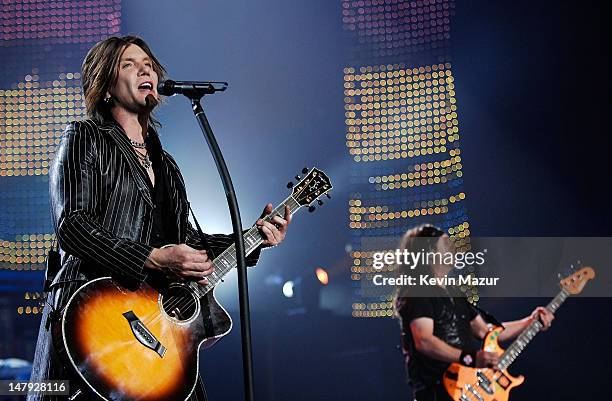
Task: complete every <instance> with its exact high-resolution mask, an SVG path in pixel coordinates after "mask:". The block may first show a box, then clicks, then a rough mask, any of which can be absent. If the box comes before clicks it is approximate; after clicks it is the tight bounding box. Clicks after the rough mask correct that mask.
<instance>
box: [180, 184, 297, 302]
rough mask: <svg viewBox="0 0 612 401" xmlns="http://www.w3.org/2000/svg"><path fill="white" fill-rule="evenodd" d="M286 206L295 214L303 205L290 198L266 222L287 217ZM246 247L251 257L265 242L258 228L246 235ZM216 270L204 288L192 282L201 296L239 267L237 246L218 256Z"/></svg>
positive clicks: (215, 262) (215, 260)
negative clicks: (275, 217)
mask: <svg viewBox="0 0 612 401" xmlns="http://www.w3.org/2000/svg"><path fill="white" fill-rule="evenodd" d="M285 205H287V206H289V211H290V212H291V214H293V213H294V212H295V211H297V210H298V209H299V208H300V207H302V205H300V204H299V203H298V202H297V201H296V200H295V199H294V198H293V196H291V195H290V196H289V197H288V198H287V199H285V200H284V201H283V202H281V203H280V204H279V205H278V206H277V207H276V208H275V209H274V210H272V212H271V213H270V214H269V215H267V216H266V217H265V218H264V220H265V221H270V220H272V219H273V218H274V216H280V217H283V218H284V216H285ZM243 238H244V246H245V254H246V255H247V256H248V255H250V254H251V253H252V252H253V251H254V250H255V249H257V247H258V246H259V245H261V243H262V242H264V240H265V238H264V237H262V235H261V233H260V232H259V230H258V229H257V226H253V227H251V228H250V229H249V230H248V231H247V232H246V233H245V234H244V235H243ZM212 263H213V265H214V267H215V268H214V270H213V272H212V273H211V274H210V275H209V276H207V277H206V278H207V279H208V284H206V285H204V286H202V285H198V284H197V283H194V282H190V283H189V285H190V286H191V288H192V289H193V290H194V292H195V293H196V294H197V295H198V296H199V297H203V296H204V295H206V294H207V293H208V292H209V291H211V290H212V289H213V288H214V287H215V286H216V285H217V284H218V283H219V282H221V281H223V277H224V276H225V275H226V274H227V273H229V272H230V271H231V270H232V269H233V268H234V267H236V266H237V265H238V262H237V261H236V244H232V245H230V246H229V247H228V248H227V249H225V250H224V251H223V252H221V254H219V256H217V257H216V258H215V259H214V260H213V262H212Z"/></svg>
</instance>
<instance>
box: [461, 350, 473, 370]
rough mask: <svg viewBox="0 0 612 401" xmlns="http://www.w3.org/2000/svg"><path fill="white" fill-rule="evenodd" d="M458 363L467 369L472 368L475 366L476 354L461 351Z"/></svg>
mask: <svg viewBox="0 0 612 401" xmlns="http://www.w3.org/2000/svg"><path fill="white" fill-rule="evenodd" d="M459 362H460V363H461V364H462V365H463V366H467V367H470V368H473V367H474V366H475V365H476V353H475V352H468V351H461V356H460V357H459Z"/></svg>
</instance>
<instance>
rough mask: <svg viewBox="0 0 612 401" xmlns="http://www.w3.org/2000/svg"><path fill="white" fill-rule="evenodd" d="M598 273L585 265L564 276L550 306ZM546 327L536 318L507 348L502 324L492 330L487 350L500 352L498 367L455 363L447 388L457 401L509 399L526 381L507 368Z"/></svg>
mask: <svg viewBox="0 0 612 401" xmlns="http://www.w3.org/2000/svg"><path fill="white" fill-rule="evenodd" d="M594 277H595V272H594V271H593V269H592V268H590V267H583V268H582V269H580V270H579V271H577V272H576V273H574V274H572V275H570V276H568V277H566V278H565V279H563V280H561V283H560V285H561V292H559V294H557V296H556V297H555V298H554V299H553V300H552V301H551V302H550V303H549V304H548V305H547V306H546V309H548V310H549V311H550V312H552V313H554V312H555V311H556V310H557V309H559V307H560V306H561V304H562V303H563V302H564V301H565V300H566V299H567V297H569V296H570V295H576V294H579V293H580V292H582V289H583V288H584V286H585V285H586V283H587V281H588V280H590V279H592V278H594ZM541 328H542V323H540V322H539V321H537V320H536V321H534V322H533V323H531V324H530V325H529V326H527V328H526V329H525V330H523V332H522V333H521V334H520V335H519V336H518V337H517V339H516V340H515V341H514V342H513V343H512V344H511V345H510V347H508V349H507V350H506V351H505V352H504V350H503V349H502V348H501V347H500V346H499V343H498V342H497V340H498V337H499V334H500V333H501V332H502V331H503V328H502V327H495V328H494V329H492V330H490V331H489V332H488V333H487V335H486V337H485V339H484V346H483V350H484V351H487V352H495V353H497V354H498V355H500V359H499V363H498V365H497V368H496V369H485V368H469V367H466V366H463V365H460V364H458V363H453V364H451V365H450V366H449V367H448V369H447V370H446V372H445V373H444V377H443V382H444V387H445V388H446V391H448V393H449V394H450V396H451V398H452V399H453V400H454V401H507V400H508V396H509V394H510V390H512V389H513V388H514V387H516V386H519V385H520V384H522V383H523V381H524V380H525V378H524V377H523V376H518V377H514V376H511V375H510V374H509V373H508V371H507V369H508V367H509V366H510V364H511V363H512V362H514V360H515V359H516V358H517V357H518V355H519V354H520V353H521V351H523V349H524V348H525V347H526V346H527V344H528V343H529V342H530V341H531V340H532V339H533V337H535V335H536V334H538V332H539V331H540V329H541Z"/></svg>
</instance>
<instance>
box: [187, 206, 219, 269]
mask: <svg viewBox="0 0 612 401" xmlns="http://www.w3.org/2000/svg"><path fill="white" fill-rule="evenodd" d="M187 205H188V206H189V211H190V212H191V217H193V222H194V223H195V226H196V230H197V231H198V235H199V236H200V240H202V246H204V248H205V249H206V251H207V252H210V256H211V257H210V259H211V260H212V259H214V258H215V254H214V252H213V250H212V248H211V247H210V245H209V244H208V239H206V234H204V231H202V228H201V227H200V223H198V219H196V216H195V213H194V212H193V209H192V208H191V202H187Z"/></svg>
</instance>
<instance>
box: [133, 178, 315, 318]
mask: <svg viewBox="0 0 612 401" xmlns="http://www.w3.org/2000/svg"><path fill="white" fill-rule="evenodd" d="M311 181H312V179H310V180H308V182H306V180H304V181H303V182H302V183H305V184H304V185H303V187H302V188H301V189H299V190H298V191H296V195H297V196H296V198H299V195H301V194H302V192H304V191H305V190H306V188H307V187H308V185H309V184H310V182H311ZM320 195H322V194H320ZM296 198H294V196H293V194H292V195H290V196H289V197H288V198H287V199H286V200H284V201H283V202H281V204H279V205H278V206H277V207H276V208H275V209H274V210H273V211H272V212H271V213H270V214H269V215H268V216H266V217H265V218H264V220H267V221H270V220H271V219H272V218H273V217H274V216H276V215H280V213H279V212H280V211H281V209H284V207H285V205H287V206H289V210H290V213H293V212H295V211H297V210H298V209H299V208H300V204H299V201H297V200H296ZM292 200H293V201H294V202H295V206H297V207H296V209H295V210H294V211H291V209H292V205H290V204H289V202H290V201H292ZM247 235H248V233H247ZM257 246H259V244H258V245H257ZM223 253H225V251H224V252H223ZM223 253H222V254H221V255H223ZM221 255H220V256H221ZM228 256H229V255H228ZM215 260H216V259H215ZM232 268H233V267H230V268H229V269H228V271H229V270H231V269H232ZM226 273H227V272H224V273H223V275H225V274H226ZM211 274H214V271H213V273H211ZM216 279H217V282H218V280H219V279H220V277H216ZM215 285H216V284H213V285H212V287H214V286H215ZM190 287H191V286H190ZM192 288H193V287H192ZM196 293H197V295H201V296H204V295H206V293H208V291H207V292H206V293H204V294H200V293H199V289H197V288H196ZM175 298H176V299H175V300H173V301H169V302H168V304H167V306H166V308H169V309H174V308H177V307H179V305H180V307H179V308H185V307H189V308H190V307H192V306H195V303H196V302H198V301H199V298H198V299H196V300H194V299H193V298H191V297H190V298H187V299H185V298H183V297H175ZM179 310H180V309H179ZM162 318H163V314H162V313H161V311H156V312H153V313H152V314H150V315H148V316H147V317H145V320H149V319H151V320H149V321H148V322H145V320H143V323H144V324H148V325H153V324H157V322H158V321H159V320H161V319H162Z"/></svg>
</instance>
